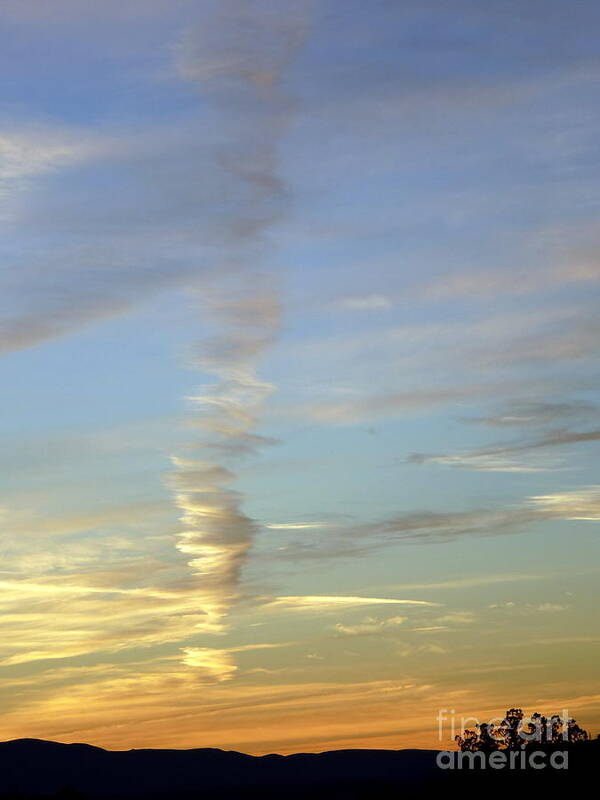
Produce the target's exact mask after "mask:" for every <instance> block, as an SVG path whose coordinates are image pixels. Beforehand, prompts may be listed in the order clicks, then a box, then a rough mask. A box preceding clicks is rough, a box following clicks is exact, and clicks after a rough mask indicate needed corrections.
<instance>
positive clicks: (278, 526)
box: [263, 522, 331, 531]
mask: <svg viewBox="0 0 600 800" xmlns="http://www.w3.org/2000/svg"><path fill="white" fill-rule="evenodd" d="M329 525H331V522H270V523H268V524H265V525H264V526H263V527H265V528H268V529H269V530H272V531H302V530H309V529H312V528H327V527H328V526H329Z"/></svg>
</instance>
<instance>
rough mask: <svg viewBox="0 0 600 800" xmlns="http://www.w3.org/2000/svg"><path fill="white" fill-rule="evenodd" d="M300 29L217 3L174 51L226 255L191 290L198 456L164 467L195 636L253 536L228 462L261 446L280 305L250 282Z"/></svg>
mask: <svg viewBox="0 0 600 800" xmlns="http://www.w3.org/2000/svg"><path fill="white" fill-rule="evenodd" d="M305 30H306V23H305V18H304V9H303V7H302V6H300V7H296V9H290V8H289V7H284V8H282V7H279V8H277V7H276V6H274V5H273V4H272V3H269V2H237V1H235V0H227V1H226V2H220V3H219V4H218V7H216V9H215V11H214V13H213V14H212V15H210V16H209V17H208V18H206V19H204V20H203V22H202V24H201V25H199V26H198V27H197V28H195V29H193V30H191V31H189V32H188V33H187V35H186V36H185V37H184V40H183V42H182V44H181V46H180V48H179V50H178V69H179V73H180V75H181V76H182V77H184V78H185V79H187V80H190V81H193V82H195V83H196V84H197V85H198V88H199V89H200V90H201V91H202V92H203V94H204V97H205V98H206V99H207V100H208V102H209V103H210V104H211V105H212V108H213V110H214V112H215V113H216V114H217V116H218V118H219V125H220V128H221V129H222V130H223V140H222V143H221V144H220V145H219V146H218V148H217V149H216V151H215V153H214V157H215V162H216V164H217V165H218V167H219V168H220V170H221V171H222V174H223V181H224V186H225V187H226V189H227V195H228V196H227V202H226V203H225V204H224V205H223V207H222V209H220V210H219V211H218V212H217V213H218V216H219V224H220V227H221V230H223V231H224V232H226V234H227V238H228V240H229V241H228V244H229V245H230V247H228V248H227V255H226V256H224V263H222V264H216V265H215V267H214V270H213V275H212V278H211V284H210V286H206V285H204V286H202V287H200V289H199V292H200V294H201V299H202V306H203V310H204V311H205V312H206V313H208V315H209V317H210V318H211V319H212V320H213V322H214V326H215V329H216V333H215V335H214V337H212V338H210V339H208V340H205V341H202V342H200V343H198V344H197V345H196V346H195V348H194V354H193V361H192V366H193V367H194V368H195V369H198V370H201V371H202V372H204V373H208V374H211V375H214V376H216V377H217V382H216V383H214V384H212V385H210V386H208V387H204V388H203V389H202V390H201V391H200V392H199V393H198V394H197V395H196V396H194V397H192V398H190V399H191V402H192V404H193V406H194V411H195V414H194V425H195V426H197V428H198V429H199V430H200V431H201V436H200V437H199V439H198V441H196V442H194V443H193V444H192V445H191V447H193V448H196V449H199V450H201V451H202V452H203V455H204V457H203V458H201V459H198V458H188V457H181V456H177V457H175V458H174V464H175V466H176V472H175V473H174V474H173V475H172V476H171V483H172V485H173V487H174V489H175V502H176V504H177V506H178V508H179V509H180V510H181V511H182V512H183V514H182V517H181V522H182V523H183V526H184V529H183V530H182V531H181V532H180V534H179V541H178V547H179V549H180V550H181V551H182V552H184V553H185V554H186V555H188V556H189V557H190V562H189V563H190V566H191V567H192V568H193V569H194V570H195V571H196V572H197V573H198V574H199V575H200V576H201V583H200V589H199V602H200V604H201V606H202V608H203V611H204V613H205V615H206V624H205V625H202V626H201V627H202V628H203V629H205V630H207V631H212V632H219V631H221V630H222V629H223V618H224V617H225V615H226V614H227V611H228V609H229V607H230V605H231V603H232V602H233V601H234V599H235V596H236V591H237V584H238V581H239V576H240V570H241V567H242V565H243V563H244V560H245V558H246V555H247V553H248V550H249V548H250V547H251V544H252V540H253V538H254V534H255V532H256V523H255V522H254V521H253V520H252V519H250V518H249V517H248V516H246V514H244V512H243V510H242V504H243V497H242V496H241V495H240V494H239V493H238V492H237V491H235V490H234V489H233V488H232V482H233V481H234V480H235V473H234V472H233V471H232V470H231V468H230V461H232V460H235V458H236V457H237V456H239V455H240V454H244V453H248V452H251V451H253V450H254V449H255V448H256V447H257V446H259V445H261V444H263V443H265V442H266V441H267V440H265V439H264V438H263V437H260V436H258V435H257V434H256V433H254V429H255V427H256V425H257V421H258V414H259V411H260V408H261V405H262V403H263V402H264V400H265V399H266V397H267V396H268V395H269V393H270V392H271V391H272V390H273V387H272V386H271V385H270V384H268V383H266V382H264V381H262V380H261V379H260V377H259V375H258V365H259V361H260V358H261V356H262V355H263V353H264V351H265V349H266V348H267V347H268V345H269V344H270V342H271V341H272V340H273V337H274V336H275V335H276V331H277V328H278V325H279V320H280V303H279V300H278V298H277V295H276V293H275V292H273V290H272V289H270V288H266V281H265V280H264V278H261V277H260V274H259V272H260V269H261V266H263V265H262V264H261V260H262V259H264V257H265V253H266V247H265V242H264V234H265V232H266V231H267V229H268V227H269V226H270V225H271V224H273V223H274V222H275V221H276V220H278V219H279V218H280V217H281V215H282V214H283V213H284V210H285V200H286V194H287V192H286V190H285V186H284V185H283V183H282V181H281V179H280V178H279V175H278V173H277V149H278V145H279V142H280V139H281V136H282V135H283V133H284V131H285V127H286V124H287V122H288V120H289V117H290V113H291V110H292V109H291V104H290V102H289V100H288V98H287V96H286V94H285V92H284V90H283V88H282V86H281V78H282V75H283V72H284V70H285V68H286V66H287V65H288V64H289V63H290V61H291V60H292V58H293V57H294V55H295V54H296V52H297V51H298V48H299V47H300V45H301V43H302V41H303V39H304V36H305ZM229 278H233V280H232V281H230V280H229ZM269 283H270V284H271V285H272V283H273V282H272V280H271V281H270V282H269ZM232 284H233V285H234V287H235V288H234V289H232V288H231V286H232Z"/></svg>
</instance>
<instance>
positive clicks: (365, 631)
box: [335, 617, 408, 636]
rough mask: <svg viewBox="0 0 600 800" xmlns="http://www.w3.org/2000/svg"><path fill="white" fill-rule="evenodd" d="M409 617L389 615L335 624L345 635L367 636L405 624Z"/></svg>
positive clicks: (338, 630) (336, 628)
mask: <svg viewBox="0 0 600 800" xmlns="http://www.w3.org/2000/svg"><path fill="white" fill-rule="evenodd" d="M407 619H408V617H389V618H388V619H377V618H375V617H367V618H366V619H365V620H364V621H363V622H359V623H357V624H355V625H344V624H343V623H341V622H338V623H337V624H336V625H335V630H336V631H337V632H338V633H342V634H344V635H345V636H365V635H371V634H373V633H380V632H382V631H386V630H390V629H394V628H397V627H398V626H400V625H403V624H404V623H405V622H406V620H407Z"/></svg>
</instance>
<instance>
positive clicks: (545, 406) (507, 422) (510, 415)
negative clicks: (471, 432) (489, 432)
mask: <svg viewBox="0 0 600 800" xmlns="http://www.w3.org/2000/svg"><path fill="white" fill-rule="evenodd" d="M597 412H598V408H597V406H595V405H593V404H591V403H583V402H581V401H574V400H569V401H565V402H561V403H552V402H547V401H518V402H513V403H508V404H507V405H506V406H505V407H504V409H503V410H501V411H499V412H497V413H496V414H491V415H489V416H485V417H463V420H464V421H465V422H476V423H481V424H483V425H489V426H491V427H513V426H514V427H521V426H523V427H526V426H538V425H546V424H548V423H554V422H556V421H557V420H563V419H571V418H573V417H587V416H590V415H595V414H597Z"/></svg>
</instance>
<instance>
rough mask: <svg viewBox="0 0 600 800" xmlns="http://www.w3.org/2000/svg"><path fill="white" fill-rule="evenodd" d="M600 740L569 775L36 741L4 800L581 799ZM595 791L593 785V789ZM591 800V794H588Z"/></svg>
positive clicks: (418, 757)
mask: <svg viewBox="0 0 600 800" xmlns="http://www.w3.org/2000/svg"><path fill="white" fill-rule="evenodd" d="M599 745H600V742H597V741H594V742H585V743H583V744H580V745H573V746H571V748H570V751H569V769H568V770H554V769H551V768H550V767H548V768H544V769H538V770H527V771H523V770H516V771H512V772H511V771H509V770H503V771H492V770H489V769H488V770H485V771H484V772H481V771H478V770H476V771H473V770H440V769H438V768H437V767H436V755H437V751H432V750H337V751H332V752H327V753H312V754H310V753H298V754H296V755H290V756H280V755H267V756H259V757H257V756H249V755H245V754H243V753H236V752H232V751H223V750H213V749H197V750H127V751H109V750H103V749H101V748H99V747H92V746H91V745H86V744H59V743H57V742H46V741H40V740H36V739H17V740H14V741H9V742H3V743H0V798H2V800H9V799H10V800H13V798H14V799H15V800H16V798H19V799H20V800H21V799H22V800H25V799H27V800H30V798H49V797H54V798H64V799H65V800H67V798H69V799H71V798H72V800H75V799H76V798H90V799H93V800H99V799H100V798H102V800H117V798H118V799H119V800H121V799H123V800H125V798H128V799H129V798H131V799H132V800H133V799H134V798H135V799H136V800H139V799H141V798H150V800H159V799H160V800H167V798H169V800H171V798H172V799H173V800H195V799H196V798H198V799H200V798H203V799H204V798H219V800H224V799H225V798H234V797H235V798H239V799H240V800H241V799H242V798H276V797H277V798H301V797H302V798H304V797H306V798H310V799H311V800H315V798H321V797H323V798H325V797H326V798H342V797H343V798H345V799H347V798H391V797H402V798H406V797H409V798H410V797H429V796H434V795H437V794H438V793H439V792H445V791H447V790H449V789H450V790H453V789H456V790H457V791H475V792H480V791H483V792H486V793H489V794H492V795H493V796H498V797H500V796H504V797H505V796H506V793H507V792H508V791H510V792H513V791H515V790H516V791H523V792H530V791H532V790H533V791H538V790H539V791H549V792H550V791H551V792H552V794H554V795H555V794H556V792H557V791H560V792H565V793H566V792H568V793H571V794H573V793H574V792H576V791H579V790H580V789H581V788H582V787H583V786H584V785H585V784H586V783H588V782H589V781H590V780H591V779H592V777H594V775H595V767H596V764H597V762H598V757H599V756H600V746H599ZM591 788H592V789H593V790H594V792H596V791H597V790H596V789H594V786H593V785H592V787H591ZM588 793H589V792H588Z"/></svg>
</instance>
